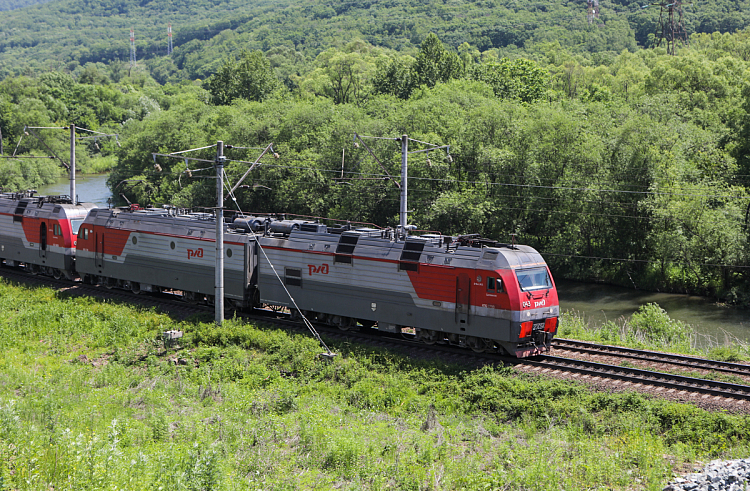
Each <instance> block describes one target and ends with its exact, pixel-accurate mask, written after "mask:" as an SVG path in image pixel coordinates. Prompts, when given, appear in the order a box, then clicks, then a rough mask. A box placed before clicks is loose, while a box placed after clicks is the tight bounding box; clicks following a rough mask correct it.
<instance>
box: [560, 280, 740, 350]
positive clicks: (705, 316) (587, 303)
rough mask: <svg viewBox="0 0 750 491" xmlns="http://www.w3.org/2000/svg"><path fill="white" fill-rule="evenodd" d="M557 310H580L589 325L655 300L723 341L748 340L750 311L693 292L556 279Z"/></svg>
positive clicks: (631, 310)
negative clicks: (686, 292)
mask: <svg viewBox="0 0 750 491" xmlns="http://www.w3.org/2000/svg"><path fill="white" fill-rule="evenodd" d="M556 284H557V289H558V296H559V298H560V309H561V310H562V311H565V310H574V311H578V312H580V313H581V314H582V315H583V316H584V317H585V319H586V320H588V321H589V323H590V324H592V325H600V324H602V323H604V322H606V321H607V320H613V321H616V320H618V319H619V318H620V317H621V316H626V317H628V316H630V315H631V314H632V313H633V312H635V311H636V310H638V307H640V306H641V305H645V304H647V303H658V304H659V306H661V307H662V308H663V309H664V310H666V311H667V313H669V315H670V317H672V318H674V319H679V320H681V321H683V322H687V323H688V324H690V325H691V326H693V327H694V328H695V329H696V330H697V331H698V332H699V333H701V334H706V335H710V336H713V337H715V338H716V339H718V340H719V341H720V342H723V341H724V340H725V338H726V337H727V335H729V336H734V337H736V338H738V339H741V340H744V341H750V311H748V310H743V309H736V308H733V307H727V306H722V305H717V304H716V303H715V302H714V301H712V300H711V299H709V298H705V297H698V296H695V295H681V294H676V293H659V292H646V291H642V290H635V289H632V288H622V287H617V286H607V285H598V284H591V283H578V282H573V281H565V280H560V281H556Z"/></svg>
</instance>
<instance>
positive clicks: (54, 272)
mask: <svg viewBox="0 0 750 491" xmlns="http://www.w3.org/2000/svg"><path fill="white" fill-rule="evenodd" d="M62 276H63V273H62V271H60V270H59V269H57V268H55V269H53V270H52V277H53V278H54V279H56V280H59V279H60V278H62Z"/></svg>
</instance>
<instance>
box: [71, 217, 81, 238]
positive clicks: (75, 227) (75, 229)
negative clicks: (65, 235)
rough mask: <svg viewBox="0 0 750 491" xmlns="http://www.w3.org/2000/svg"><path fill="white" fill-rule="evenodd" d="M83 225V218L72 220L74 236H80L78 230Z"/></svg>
mask: <svg viewBox="0 0 750 491" xmlns="http://www.w3.org/2000/svg"><path fill="white" fill-rule="evenodd" d="M82 223H83V218H81V219H80V220H71V221H70V226H71V227H72V228H73V235H77V234H78V229H79V228H81V224H82Z"/></svg>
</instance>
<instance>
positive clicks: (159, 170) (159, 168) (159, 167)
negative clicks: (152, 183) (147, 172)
mask: <svg viewBox="0 0 750 491" xmlns="http://www.w3.org/2000/svg"><path fill="white" fill-rule="evenodd" d="M154 169H156V172H161V166H160V165H159V164H154Z"/></svg>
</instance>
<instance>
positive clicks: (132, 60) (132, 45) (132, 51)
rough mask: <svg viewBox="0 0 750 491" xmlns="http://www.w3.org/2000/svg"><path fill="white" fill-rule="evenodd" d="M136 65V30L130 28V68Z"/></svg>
mask: <svg viewBox="0 0 750 491" xmlns="http://www.w3.org/2000/svg"><path fill="white" fill-rule="evenodd" d="M134 66H135V31H133V29H131V30H130V68H133V67H134Z"/></svg>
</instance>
